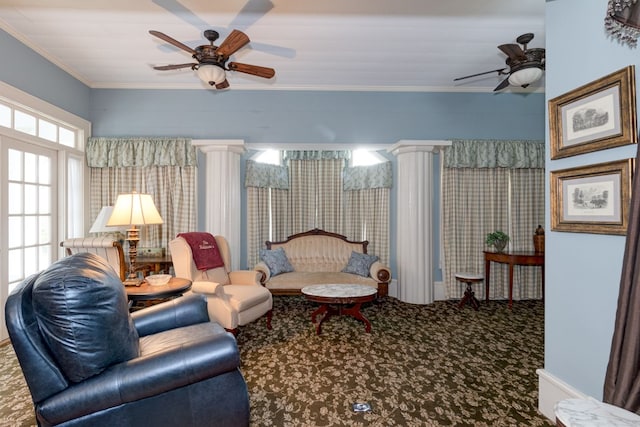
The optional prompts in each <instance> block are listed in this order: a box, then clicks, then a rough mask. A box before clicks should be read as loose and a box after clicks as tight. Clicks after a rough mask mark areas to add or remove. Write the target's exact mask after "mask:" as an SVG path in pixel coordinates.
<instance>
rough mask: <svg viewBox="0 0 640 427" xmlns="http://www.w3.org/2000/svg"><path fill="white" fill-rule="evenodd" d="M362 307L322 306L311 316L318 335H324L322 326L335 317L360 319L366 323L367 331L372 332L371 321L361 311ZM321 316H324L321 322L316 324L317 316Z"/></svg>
mask: <svg viewBox="0 0 640 427" xmlns="http://www.w3.org/2000/svg"><path fill="white" fill-rule="evenodd" d="M361 305H362V304H361V303H356V304H353V306H352V307H346V306H344V305H339V306H338V308H337V309H336V308H333V307H331V306H329V304H322V305H321V306H320V307H319V308H318V309H317V310H316V311H314V312H313V313H312V314H311V321H312V322H313V323H314V324H315V325H316V335H320V334H321V333H322V324H323V323H324V322H325V321H326V320H328V319H329V318H331V317H333V316H335V315H346V316H351V317H353V318H355V319H358V320H360V321H362V322H363V323H364V326H365V331H366V332H371V322H369V319H367V318H366V317H364V315H363V314H362V312H361V311H360V307H361ZM321 314H324V315H323V316H322V317H321V318H320V320H319V321H317V322H316V318H317V316H318V315H321Z"/></svg>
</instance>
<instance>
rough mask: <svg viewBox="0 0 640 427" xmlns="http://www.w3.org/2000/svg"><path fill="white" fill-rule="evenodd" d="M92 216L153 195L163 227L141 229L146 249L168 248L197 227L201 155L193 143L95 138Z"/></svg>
mask: <svg viewBox="0 0 640 427" xmlns="http://www.w3.org/2000/svg"><path fill="white" fill-rule="evenodd" d="M86 157H87V163H88V165H89V167H90V187H91V194H90V213H91V217H92V218H95V216H96V215H97V214H98V212H100V209H101V208H102V206H111V205H113V204H114V202H115V200H116V198H117V196H118V194H122V193H130V192H131V191H132V190H136V191H138V192H140V193H148V194H151V197H152V198H153V200H154V202H155V204H156V207H157V208H158V211H159V212H160V215H161V216H162V219H163V220H164V224H162V225H152V226H146V227H141V230H140V233H141V236H140V237H141V239H140V240H141V241H140V246H141V247H166V246H167V245H168V242H169V240H171V239H173V238H174V237H175V236H176V235H177V234H178V233H180V232H184V231H190V230H195V227H196V220H195V219H196V203H195V201H196V192H195V180H196V152H195V148H194V147H193V146H192V145H191V140H190V139H188V138H175V139H169V138H90V139H89V141H88V143H87V151H86Z"/></svg>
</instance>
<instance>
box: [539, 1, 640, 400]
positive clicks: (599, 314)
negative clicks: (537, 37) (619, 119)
mask: <svg viewBox="0 0 640 427" xmlns="http://www.w3.org/2000/svg"><path fill="white" fill-rule="evenodd" d="M606 10H607V1H606V0H592V1H584V0H556V1H553V2H547V4H546V11H547V12H546V39H547V72H546V78H547V82H546V96H547V99H551V98H554V97H556V96H559V95H561V94H563V93H565V92H568V91H570V90H572V89H574V88H576V87H579V86H582V85H584V84H586V83H589V82H591V81H593V80H596V79H598V78H600V77H602V76H604V75H607V74H609V73H612V72H614V71H617V70H619V69H621V68H624V67H626V66H627V65H632V64H635V66H636V68H638V67H639V66H640V59H639V56H638V50H637V49H633V50H632V49H630V48H628V47H626V46H622V45H619V44H618V43H617V42H615V41H613V40H611V39H608V38H607V36H606V34H605V31H604V25H603V19H604V16H605V12H606ZM572 23H579V25H573V24H572ZM637 79H638V77H637V70H636V80H637ZM547 140H548V135H547ZM547 146H548V145H547ZM636 149H637V146H636V145H628V146H625V147H619V148H613V149H609V150H603V151H598V152H595V153H589V154H584V155H578V156H573V157H569V158H566V159H560V160H553V161H552V160H550V159H549V155H548V154H547V164H546V167H547V171H550V170H558V169H564V168H569V167H574V166H584V165H592V164H596V163H602V162H606V161H612V160H618V159H625V158H630V157H635V155H636ZM547 182H548V181H547ZM547 194H549V192H548V191H547ZM546 203H547V212H549V197H548V196H547V201H546ZM546 229H547V237H546V239H547V244H546V291H547V292H546V297H547V300H546V311H545V315H546V321H545V322H546V323H545V325H546V327H545V370H546V371H548V372H549V373H550V374H552V375H553V376H555V377H557V378H559V379H561V380H562V381H564V382H565V383H567V384H569V385H571V386H573V387H574V388H576V389H578V390H579V391H581V392H582V393H584V394H587V395H590V396H593V397H595V398H598V399H601V398H602V386H603V382H604V375H605V372H606V368H607V362H608V358H609V351H610V346H611V336H612V333H613V323H614V319H615V312H616V303H617V298H618V287H619V283H620V272H621V268H622V258H623V254H624V245H625V237H624V236H612V235H596V234H580V233H559V232H551V231H550V226H549V219H548V218H547V227H546Z"/></svg>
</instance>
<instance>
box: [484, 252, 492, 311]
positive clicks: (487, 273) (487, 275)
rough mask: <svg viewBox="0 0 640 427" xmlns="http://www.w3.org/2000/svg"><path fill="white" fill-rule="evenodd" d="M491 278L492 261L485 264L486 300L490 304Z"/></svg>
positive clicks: (486, 261)
mask: <svg viewBox="0 0 640 427" xmlns="http://www.w3.org/2000/svg"><path fill="white" fill-rule="evenodd" d="M490 277H491V261H489V260H485V262H484V298H485V301H486V302H489V278H490Z"/></svg>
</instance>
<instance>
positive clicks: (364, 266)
mask: <svg viewBox="0 0 640 427" xmlns="http://www.w3.org/2000/svg"><path fill="white" fill-rule="evenodd" d="M377 260H378V257H377V256H375V255H367V254H361V253H360V252H355V251H354V252H351V257H349V262H348V263H347V266H346V267H345V268H344V270H342V272H343V273H351V274H357V275H359V276H362V277H369V269H370V268H371V266H372V265H373V263H374V262H376V261H377Z"/></svg>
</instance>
